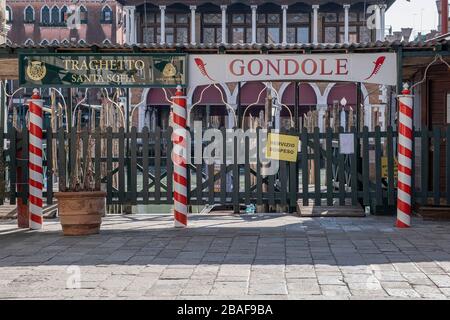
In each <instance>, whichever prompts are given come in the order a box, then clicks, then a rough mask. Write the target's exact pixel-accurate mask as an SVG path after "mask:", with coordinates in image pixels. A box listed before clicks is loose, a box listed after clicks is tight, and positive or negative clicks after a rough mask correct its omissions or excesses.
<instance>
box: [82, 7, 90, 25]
mask: <svg viewBox="0 0 450 320" xmlns="http://www.w3.org/2000/svg"><path fill="white" fill-rule="evenodd" d="M87 21H88V12H87V9H86V8H85V6H81V7H80V22H81V23H84V24H86V23H87Z"/></svg>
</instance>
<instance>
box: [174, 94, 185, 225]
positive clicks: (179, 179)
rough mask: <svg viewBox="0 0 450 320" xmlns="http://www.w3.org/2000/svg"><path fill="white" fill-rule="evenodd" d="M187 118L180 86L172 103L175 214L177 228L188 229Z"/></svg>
mask: <svg viewBox="0 0 450 320" xmlns="http://www.w3.org/2000/svg"><path fill="white" fill-rule="evenodd" d="M186 116H187V112H186V97H185V96H184V95H183V91H182V89H181V86H178V87H177V91H176V93H175V97H173V103H172V126H173V133H172V141H173V148H172V161H173V214H174V226H175V227H176V228H184V227H187V212H188V210H187V208H188V204H187V165H186V164H187V131H186Z"/></svg>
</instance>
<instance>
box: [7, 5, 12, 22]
mask: <svg viewBox="0 0 450 320" xmlns="http://www.w3.org/2000/svg"><path fill="white" fill-rule="evenodd" d="M12 19H13V16H12V11H11V8H10V7H9V6H6V23H11V22H12Z"/></svg>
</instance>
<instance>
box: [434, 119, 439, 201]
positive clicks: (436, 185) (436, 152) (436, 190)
mask: <svg viewBox="0 0 450 320" xmlns="http://www.w3.org/2000/svg"><path fill="white" fill-rule="evenodd" d="M433 148H434V152H433V200H434V201H433V202H434V205H435V206H437V205H439V198H440V188H439V179H440V172H441V170H440V169H441V164H440V160H441V159H440V158H441V129H440V128H439V127H435V128H434V129H433Z"/></svg>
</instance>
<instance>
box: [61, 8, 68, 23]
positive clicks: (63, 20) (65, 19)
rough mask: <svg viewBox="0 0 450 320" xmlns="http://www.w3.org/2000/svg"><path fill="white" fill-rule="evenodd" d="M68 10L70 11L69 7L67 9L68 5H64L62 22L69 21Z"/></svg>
mask: <svg viewBox="0 0 450 320" xmlns="http://www.w3.org/2000/svg"><path fill="white" fill-rule="evenodd" d="M67 11H69V9H67V6H64V7H62V8H61V11H60V12H61V20H60V21H61V22H62V23H66V22H67Z"/></svg>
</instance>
